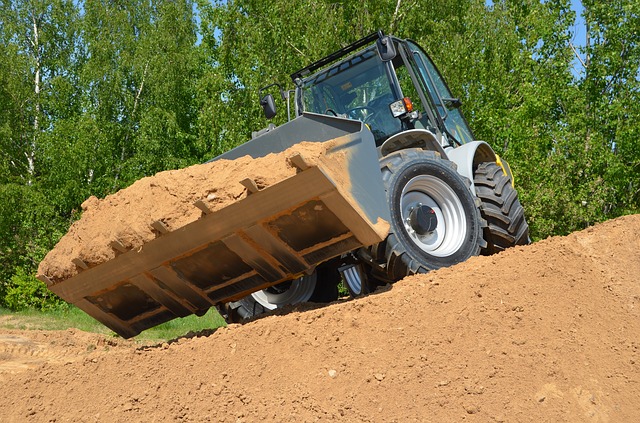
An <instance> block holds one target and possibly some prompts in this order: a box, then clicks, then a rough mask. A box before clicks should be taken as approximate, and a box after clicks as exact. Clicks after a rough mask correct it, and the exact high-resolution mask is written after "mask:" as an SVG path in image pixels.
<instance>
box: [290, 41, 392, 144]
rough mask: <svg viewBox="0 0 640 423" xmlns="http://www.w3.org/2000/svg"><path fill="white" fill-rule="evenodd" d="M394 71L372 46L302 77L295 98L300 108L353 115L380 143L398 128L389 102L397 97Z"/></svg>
mask: <svg viewBox="0 0 640 423" xmlns="http://www.w3.org/2000/svg"><path fill="white" fill-rule="evenodd" d="M394 77H395V74H394V73H393V71H392V70H391V68H390V65H389V63H384V62H382V60H381V59H380V57H379V56H378V54H377V52H376V50H375V48H371V49H368V50H365V51H364V52H361V53H358V54H357V55H355V56H352V57H350V58H348V59H346V60H344V61H342V62H340V63H338V64H337V65H335V66H333V67H331V68H329V69H327V70H325V71H323V72H320V73H317V74H315V75H313V76H311V77H309V78H307V79H306V80H304V81H303V84H302V87H301V94H299V96H300V97H299V101H301V106H302V110H304V111H307V112H314V113H321V114H327V115H332V116H340V117H345V118H349V119H357V120H360V121H362V122H364V123H365V124H367V126H368V127H369V128H370V129H371V132H373V135H374V137H375V139H376V144H377V145H380V144H381V143H382V142H383V141H384V140H385V139H387V138H388V137H389V136H391V135H393V134H396V133H398V132H400V131H401V130H402V123H401V122H400V120H399V119H396V118H394V117H393V115H392V114H391V110H390V109H389V104H391V103H392V102H393V101H395V100H397V99H399V98H401V96H400V93H399V92H397V91H398V89H397V84H394V83H393V82H392V78H394Z"/></svg>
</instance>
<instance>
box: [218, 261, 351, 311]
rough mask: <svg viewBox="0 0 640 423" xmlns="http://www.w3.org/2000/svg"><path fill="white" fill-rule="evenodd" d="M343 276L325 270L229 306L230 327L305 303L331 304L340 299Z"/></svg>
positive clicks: (318, 269) (249, 296) (258, 292)
mask: <svg viewBox="0 0 640 423" xmlns="http://www.w3.org/2000/svg"><path fill="white" fill-rule="evenodd" d="M339 281H340V275H339V274H338V271H337V269H336V268H335V267H332V266H322V267H319V268H317V269H316V271H315V272H313V273H312V274H311V275H305V276H302V277H300V278H298V279H294V280H292V281H287V282H283V283H280V284H278V285H275V286H272V287H269V288H266V289H263V290H260V291H257V292H254V293H253V294H250V295H247V296H246V297H244V298H241V299H240V300H238V301H235V302H232V303H227V304H226V305H225V306H224V311H225V312H224V314H225V315H226V317H225V318H226V320H227V322H228V323H241V322H243V321H245V320H248V319H251V318H253V317H255V316H259V315H261V314H264V313H267V312H269V311H272V310H275V309H278V308H282V307H284V306H287V305H295V304H300V303H304V302H314V303H315V302H317V303H328V302H331V301H335V300H337V299H338V282H339Z"/></svg>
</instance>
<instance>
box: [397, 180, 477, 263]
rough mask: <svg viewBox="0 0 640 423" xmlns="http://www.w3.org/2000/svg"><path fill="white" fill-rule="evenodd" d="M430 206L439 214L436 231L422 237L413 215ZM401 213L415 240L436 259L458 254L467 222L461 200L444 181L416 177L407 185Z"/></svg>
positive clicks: (401, 198) (413, 240)
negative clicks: (413, 220)
mask: <svg viewBox="0 0 640 423" xmlns="http://www.w3.org/2000/svg"><path fill="white" fill-rule="evenodd" d="M423 206H427V207H430V208H431V209H432V210H433V212H434V213H435V215H436V218H437V222H438V223H437V226H436V228H435V229H434V230H433V231H431V232H429V233H426V234H424V235H420V234H419V233H418V232H416V230H415V229H414V228H413V227H412V225H411V218H410V216H411V212H412V211H413V210H414V209H416V208H419V207H423ZM400 214H401V218H402V223H403V226H404V229H405V231H406V233H407V235H409V238H410V239H411V241H412V242H413V243H414V244H415V245H416V246H417V247H418V248H420V249H421V250H422V251H424V252H426V253H428V254H430V255H432V256H436V257H447V256H450V255H452V254H454V253H455V252H456V251H458V249H460V247H461V246H462V244H463V243H464V240H465V238H466V233H467V220H466V214H465V210H464V207H463V205H462V202H461V201H460V198H459V197H458V196H457V195H456V193H455V192H454V191H453V189H452V188H451V187H450V186H449V185H447V184H446V183H445V182H444V181H442V180H441V179H439V178H436V177H435V176H431V175H420V176H416V177H414V178H413V179H411V180H410V181H409V183H407V184H406V185H405V186H404V188H403V190H402V195H401V197H400Z"/></svg>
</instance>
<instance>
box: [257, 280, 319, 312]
mask: <svg viewBox="0 0 640 423" xmlns="http://www.w3.org/2000/svg"><path fill="white" fill-rule="evenodd" d="M316 281H317V275H316V273H315V272H314V273H313V274H311V275H305V276H302V277H300V278H298V279H296V280H294V281H292V282H291V286H290V287H289V289H287V290H286V291H283V292H278V293H276V292H273V291H271V290H268V289H263V290H261V291H257V292H254V293H253V294H251V296H252V297H253V299H254V300H255V301H256V302H257V303H258V304H260V305H261V306H262V307H264V308H266V309H267V310H275V309H276V308H279V307H283V306H285V305H289V304H298V303H304V302H306V301H309V299H310V298H311V296H312V295H313V291H314V290H315V289H316Z"/></svg>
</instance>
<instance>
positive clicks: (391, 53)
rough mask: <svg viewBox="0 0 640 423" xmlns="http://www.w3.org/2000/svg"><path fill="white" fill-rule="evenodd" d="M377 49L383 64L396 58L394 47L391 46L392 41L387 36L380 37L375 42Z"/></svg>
mask: <svg viewBox="0 0 640 423" xmlns="http://www.w3.org/2000/svg"><path fill="white" fill-rule="evenodd" d="M376 46H377V47H378V54H380V58H381V59H382V60H383V61H384V62H388V61H389V60H393V58H394V57H396V46H395V45H394V44H393V40H392V39H391V37H389V36H388V35H385V36H380V37H379V38H378V41H377V42H376Z"/></svg>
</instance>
